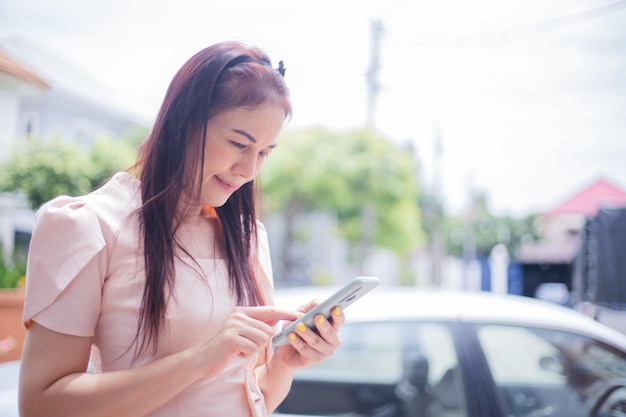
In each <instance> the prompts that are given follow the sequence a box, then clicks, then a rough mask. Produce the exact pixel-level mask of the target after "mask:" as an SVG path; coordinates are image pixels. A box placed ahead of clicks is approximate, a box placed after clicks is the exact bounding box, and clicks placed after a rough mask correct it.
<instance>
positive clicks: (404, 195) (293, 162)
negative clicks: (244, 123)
mask: <svg viewBox="0 0 626 417" xmlns="http://www.w3.org/2000/svg"><path fill="white" fill-rule="evenodd" d="M416 172H417V169H416V167H415V162H414V159H413V154H412V152H411V151H410V150H408V149H402V148H399V147H398V146H395V145H394V144H392V143H391V141H389V140H388V139H387V138H385V137H383V136H380V135H379V134H377V133H375V132H374V131H372V130H369V129H361V130H353V131H348V132H338V131H331V130H326V129H323V128H312V129H303V130H291V131H289V130H288V131H285V133H284V134H283V138H281V143H280V146H279V147H278V148H277V149H276V150H275V151H274V152H273V153H272V154H271V156H270V158H269V160H268V162H267V165H266V167H265V168H264V171H263V173H262V184H263V199H264V207H265V209H266V210H267V211H268V212H282V213H284V214H285V219H286V237H285V241H287V242H293V239H294V230H293V225H294V220H295V218H296V216H298V215H299V214H301V213H306V212H312V211H315V210H327V209H331V210H333V211H335V212H336V213H337V216H338V220H339V231H338V233H339V235H340V236H342V237H344V238H345V239H346V240H347V241H348V242H349V243H350V244H351V246H352V248H353V250H354V251H355V253H356V252H357V251H358V253H359V256H358V257H357V259H365V258H366V257H367V255H368V254H369V251H370V249H371V248H372V246H373V245H379V246H381V247H385V248H389V249H392V250H394V251H395V252H396V253H398V254H399V255H405V254H406V253H408V252H409V251H410V250H411V249H413V248H414V247H415V246H416V245H417V244H418V243H419V242H420V240H421V233H420V231H421V227H420V211H419V207H418V206H417V195H418V189H417V182H416ZM286 255H287V256H286V258H285V263H286V264H285V265H284V268H285V269H284V270H286V271H289V270H290V269H289V268H290V267H291V265H290V259H289V256H288V254H286Z"/></svg>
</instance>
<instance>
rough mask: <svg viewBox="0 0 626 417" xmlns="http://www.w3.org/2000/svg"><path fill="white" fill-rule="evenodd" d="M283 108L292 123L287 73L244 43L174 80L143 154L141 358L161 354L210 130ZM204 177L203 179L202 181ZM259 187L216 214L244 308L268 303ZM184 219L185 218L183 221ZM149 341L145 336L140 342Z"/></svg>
mask: <svg viewBox="0 0 626 417" xmlns="http://www.w3.org/2000/svg"><path fill="white" fill-rule="evenodd" d="M267 102H269V103H272V104H279V105H281V106H283V108H284V109H285V117H286V118H287V117H289V116H290V115H291V104H290V101H289V90H288V88H287V86H286V84H285V82H284V80H283V77H282V73H279V71H277V70H275V69H274V68H272V65H271V61H270V59H269V58H268V57H267V55H266V54H265V53H263V52H262V51H261V50H259V49H257V48H254V47H248V46H245V45H243V44H241V43H237V42H224V43H219V44H215V45H212V46H210V47H208V48H206V49H204V50H202V51H200V52H198V53H197V54H195V55H194V56H193V57H191V58H190V59H189V60H188V61H187V62H186V63H185V64H184V65H183V66H182V67H181V68H180V70H179V71H178V73H177V74H176V75H175V76H174V78H173V79H172V81H171V83H170V85H169V88H168V90H167V92H166V94H165V98H164V100H163V104H162V106H161V109H160V111H159V113H158V116H157V118H156V121H155V124H154V128H153V130H152V132H151V134H150V136H149V137H148V139H147V140H146V142H145V143H144V144H143V145H142V147H141V149H140V153H139V160H138V161H139V162H138V165H137V166H138V168H139V169H140V179H141V193H142V199H143V205H142V207H141V208H140V211H139V214H140V229H141V230H140V231H141V234H142V236H143V245H144V256H145V259H144V265H145V274H146V284H145V288H144V292H143V298H142V304H141V312H140V316H139V324H138V326H139V328H138V333H137V335H138V338H139V337H140V338H141V344H140V346H139V351H143V350H145V349H146V348H148V347H149V346H150V344H152V347H155V346H156V343H157V340H158V337H159V334H160V331H161V328H162V325H163V322H164V318H165V310H166V305H167V296H168V294H173V289H174V286H175V276H174V259H175V257H176V253H177V249H178V250H183V251H184V249H183V248H182V245H181V244H180V242H179V241H178V240H177V230H178V228H179V227H180V225H181V223H182V222H183V220H184V219H185V216H187V215H189V214H190V212H189V208H188V207H187V208H183V209H182V213H181V207H180V205H181V201H184V200H186V199H184V198H181V196H182V192H183V189H185V190H187V192H191V193H193V192H194V190H195V192H197V193H198V194H197V195H198V196H199V195H200V192H201V178H202V175H203V165H204V164H203V160H204V153H205V140H204V139H205V136H206V127H207V123H208V121H209V119H210V118H211V117H213V116H215V115H216V114H219V113H221V112H224V111H228V110H232V109H235V108H238V107H247V108H256V107H258V106H260V105H262V104H264V103H267ZM198 172H199V173H200V175H198ZM255 206H256V200H255V187H254V184H253V182H252V181H251V182H249V183H247V184H245V185H244V186H242V187H241V188H240V189H239V190H237V191H236V192H235V193H233V194H232V195H231V196H230V198H229V199H228V200H227V202H226V203H225V204H224V205H223V206H222V207H217V208H216V212H217V215H218V219H219V222H220V225H221V229H222V233H221V239H222V241H221V244H222V245H223V247H224V251H225V256H226V262H227V265H228V272H229V282H230V288H231V291H232V292H233V295H234V296H235V297H236V299H237V303H238V304H239V305H259V304H261V303H262V301H263V300H262V297H261V295H260V291H259V288H258V287H257V285H256V280H255V279H254V272H253V268H252V264H251V258H252V245H253V244H256V207H255ZM181 214H182V215H181ZM140 335H141V336H140Z"/></svg>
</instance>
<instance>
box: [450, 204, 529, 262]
mask: <svg viewBox="0 0 626 417" xmlns="http://www.w3.org/2000/svg"><path fill="white" fill-rule="evenodd" d="M535 219H536V215H529V216H526V217H524V218H513V217H511V216H495V215H494V214H492V213H491V211H490V210H489V207H488V198H487V195H486V194H485V193H484V192H477V193H476V194H475V195H474V196H473V198H472V206H471V208H470V209H469V210H468V211H467V212H465V213H464V214H463V215H461V216H456V217H452V216H449V217H447V218H446V224H445V227H446V237H447V248H448V252H449V253H450V254H451V255H455V256H459V257H465V258H474V257H476V256H478V257H487V256H489V254H490V253H491V249H493V247H494V246H495V245H497V244H498V243H502V244H504V245H505V246H506V247H507V249H508V251H509V254H512V253H514V252H515V249H516V248H517V247H518V246H519V245H520V244H521V243H522V240H523V239H524V238H525V237H527V236H535V237H536V231H535V227H534V223H535Z"/></svg>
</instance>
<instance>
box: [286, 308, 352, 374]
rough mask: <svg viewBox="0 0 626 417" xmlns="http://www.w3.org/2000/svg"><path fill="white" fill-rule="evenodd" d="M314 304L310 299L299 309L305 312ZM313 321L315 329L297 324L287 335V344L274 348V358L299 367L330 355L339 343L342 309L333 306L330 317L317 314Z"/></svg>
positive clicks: (343, 318)
mask: <svg viewBox="0 0 626 417" xmlns="http://www.w3.org/2000/svg"><path fill="white" fill-rule="evenodd" d="M316 305H317V302H315V301H311V302H310V303H309V304H307V305H305V306H303V307H302V308H300V309H299V310H300V311H303V312H307V311H309V310H310V309H312V308H313V307H315V306H316ZM314 322H315V327H316V330H317V331H314V330H311V329H309V328H308V327H306V326H305V325H304V324H301V325H299V326H298V328H297V329H296V331H295V332H294V333H290V334H289V335H288V336H287V340H289V345H285V346H278V347H277V348H276V351H275V352H274V359H275V360H278V361H279V362H280V363H281V365H282V366H285V367H288V368H291V369H299V368H305V367H307V366H311V365H314V364H316V363H318V362H320V361H321V360H323V359H325V358H327V357H329V356H331V355H332V354H333V352H334V351H335V349H337V348H338V347H339V346H340V345H341V340H340V338H339V334H338V331H339V328H340V327H341V326H342V325H343V323H344V322H345V316H344V314H343V311H341V309H340V308H339V307H335V308H334V309H333V310H332V312H331V316H330V319H326V318H325V317H324V316H323V315H321V314H319V315H318V316H316V317H315V320H314Z"/></svg>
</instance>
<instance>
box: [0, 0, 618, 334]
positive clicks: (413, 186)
mask: <svg viewBox="0 0 626 417" xmlns="http://www.w3.org/2000/svg"><path fill="white" fill-rule="evenodd" d="M222 40H240V41H243V42H246V43H250V44H254V45H258V46H260V47H261V48H263V49H265V50H266V51H267V52H268V54H269V55H270V56H271V57H272V60H273V61H274V64H275V65H277V63H278V61H279V60H283V61H284V63H285V66H286V68H287V72H286V80H287V82H288V84H289V86H290V88H291V95H292V100H293V105H294V109H295V111H294V116H293V119H292V120H291V121H290V122H289V124H288V125H287V127H286V129H285V130H284V132H283V133H282V137H281V144H280V147H279V148H278V149H277V150H276V152H274V153H272V157H271V158H270V159H269V160H268V163H267V164H266V167H265V169H264V171H263V173H262V175H261V184H262V189H263V211H262V220H263V221H264V222H265V223H266V226H267V228H268V231H269V233H270V242H271V246H272V247H271V249H272V259H273V264H274V274H275V281H276V285H277V287H287V286H298V285H305V284H317V285H324V284H338V283H342V282H345V281H347V280H349V279H351V278H352V277H353V276H354V275H359V274H365V275H377V276H379V277H380V278H381V280H382V281H383V282H384V283H387V284H397V285H410V286H418V287H442V288H451V289H459V290H480V291H493V292H502V293H513V294H522V295H526V296H529V297H538V298H544V299H548V300H550V301H554V302H556V303H559V304H564V305H568V306H572V307H578V308H581V309H586V310H587V311H588V312H589V314H593V315H596V314H597V311H598V309H601V308H604V309H607V310H610V311H611V312H619V311H621V310H623V309H624V308H625V307H624V306H625V305H626V286H624V285H621V282H622V281H623V277H624V272H626V265H625V262H626V261H623V260H621V259H622V256H621V251H622V250H623V249H622V248H623V244H624V243H626V237H625V235H626V226H625V225H624V224H625V222H626V220H624V218H625V217H626V215H624V210H625V209H624V207H626V164H625V163H624V157H626V1H616V0H593V1H592V0H550V1H545V0H541V1H540V0H528V1H524V2H519V1H510V0H476V1H472V2H465V1H461V0H440V1H436V2H435V1H408V0H402V1H400V0H389V1H385V2H382V1H373V0H365V1H340V2H338V1H328V0H321V1H318V2H315V3H310V4H304V3H300V2H294V1H284V0H280V1H267V2H258V1H251V0H235V1H229V2H200V1H191V0H181V1H177V2H169V1H164V0H151V1H147V0H138V1H133V2H126V1H124V2H123V1H120V0H111V1H108V2H100V3H98V2H96V3H85V2H82V1H79V0H59V1H43V0H24V1H19V2H17V1H9V0H0V163H1V164H2V166H1V168H0V188H1V189H2V190H3V193H2V194H1V195H0V242H1V244H2V248H3V257H2V262H1V264H0V277H1V278H2V279H1V282H2V284H1V286H3V287H5V288H15V287H18V288H19V287H20V286H23V282H24V278H23V277H24V265H25V258H26V249H27V247H28V242H29V238H30V230H31V228H32V217H33V213H34V211H35V210H36V209H37V208H38V207H39V205H41V204H42V203H43V202H44V201H46V200H48V199H50V198H52V197H54V196H56V195H59V194H73V195H79V194H83V193H86V192H88V191H89V190H90V189H92V188H93V187H95V186H97V185H98V184H99V183H100V182H101V181H103V180H104V179H106V178H107V177H108V176H109V175H111V174H112V173H113V172H115V171H117V170H122V169H124V168H125V167H127V166H128V165H130V164H131V163H132V162H133V158H134V156H135V152H136V148H137V146H138V145H139V144H140V143H141V141H142V140H143V139H144V138H145V136H146V135H147V133H148V132H149V130H150V127H151V123H152V121H153V120H154V118H155V116H156V113H157V111H158V108H159V106H160V104H161V100H162V98H163V95H164V93H165V91H166V89H167V86H168V83H169V81H170V79H171V78H172V77H173V75H174V73H175V72H176V70H177V69H178V68H179V67H180V66H181V65H182V64H183V63H184V62H185V61H186V60H187V59H188V58H189V57H190V56H191V55H193V54H194V53H196V52H197V51H199V50H200V49H202V48H204V47H206V46H208V45H210V44H212V43H215V42H218V41H222ZM609 231H613V233H609ZM599 248H600V249H599ZM622 287H623V288H622ZM604 317H609V316H607V315H605V316H604ZM622 321H623V320H622ZM616 326H617V325H616ZM1 337H3V335H0V338H1ZM6 340H9V339H6ZM9 342H10V340H9V341H8V342H7V343H9Z"/></svg>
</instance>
